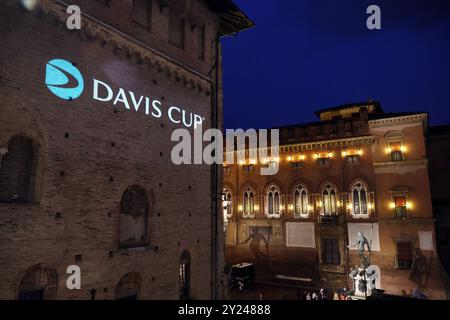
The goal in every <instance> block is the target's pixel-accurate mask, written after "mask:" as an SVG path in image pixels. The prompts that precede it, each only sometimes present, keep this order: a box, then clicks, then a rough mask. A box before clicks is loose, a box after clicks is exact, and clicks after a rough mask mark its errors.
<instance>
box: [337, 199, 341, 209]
mask: <svg viewBox="0 0 450 320" xmlns="http://www.w3.org/2000/svg"><path fill="white" fill-rule="evenodd" d="M337 205H338V207H339V208H341V207H342V202H341V201H340V200H338V202H337Z"/></svg>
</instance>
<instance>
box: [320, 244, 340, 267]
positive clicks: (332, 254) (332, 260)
mask: <svg viewBox="0 0 450 320" xmlns="http://www.w3.org/2000/svg"><path fill="white" fill-rule="evenodd" d="M322 261H323V263H324V264H333V265H339V264H341V255H340V252H339V241H338V240H337V239H322Z"/></svg>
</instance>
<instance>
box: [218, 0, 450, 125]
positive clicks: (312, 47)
mask: <svg viewBox="0 0 450 320" xmlns="http://www.w3.org/2000/svg"><path fill="white" fill-rule="evenodd" d="M235 3H236V4H237V5H238V6H239V7H240V8H241V9H242V10H243V11H244V12H245V13H246V14H247V15H248V16H249V17H250V18H251V19H252V20H253V21H254V22H255V25H256V26H255V27H254V28H253V29H250V30H247V31H245V32H242V33H239V34H238V36H237V37H236V38H234V37H227V38H224V39H223V40H222V44H223V64H224V110H225V127H226V128H266V127H274V126H280V125H288V124H296V123H305V122H310V121H316V120H317V118H316V116H315V115H314V114H313V111H315V110H317V109H321V108H326V107H331V106H337V105H341V104H347V103H351V102H362V101H368V100H369V99H372V100H375V101H379V102H380V103H381V105H382V107H383V109H384V110H385V111H386V112H404V111H428V112H429V114H430V123H431V124H432V125H438V124H445V123H450V1H449V0H381V1H380V0H371V1H366V0H235ZM371 4H377V5H379V6H380V7H381V14H382V30H374V31H371V30H368V29H367V27H366V20H367V17H368V15H367V14H366V9H367V7H368V6H369V5H371Z"/></svg>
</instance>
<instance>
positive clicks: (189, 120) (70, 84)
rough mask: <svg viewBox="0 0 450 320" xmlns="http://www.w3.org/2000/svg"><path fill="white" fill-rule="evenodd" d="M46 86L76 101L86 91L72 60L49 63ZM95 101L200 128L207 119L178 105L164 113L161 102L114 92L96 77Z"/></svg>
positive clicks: (60, 95) (110, 86)
mask: <svg viewBox="0 0 450 320" xmlns="http://www.w3.org/2000/svg"><path fill="white" fill-rule="evenodd" d="M45 72H46V74H45V84H46V85H47V87H48V89H49V90H50V91H51V92H52V93H53V94H54V95H56V96H57V97H59V98H61V99H64V100H75V99H77V98H78V97H80V96H81V94H82V93H83V90H84V84H85V83H84V79H83V76H82V75H81V72H80V70H78V68H77V67H76V66H75V65H74V64H73V63H72V62H70V61H67V60H64V59H53V60H50V61H49V62H47V66H46V70H45ZM92 99H93V100H94V101H96V103H98V102H101V103H112V106H113V107H119V106H123V107H124V108H125V109H126V110H128V111H136V112H139V113H140V114H142V115H144V116H146V117H152V118H157V119H159V118H162V117H163V115H164V114H166V117H167V118H168V120H169V121H170V122H172V123H174V124H177V125H182V126H184V127H186V128H194V129H197V128H198V127H200V126H201V125H202V124H203V122H204V121H205V118H204V117H202V116H200V115H198V114H195V113H192V112H189V111H187V110H185V109H183V108H181V107H178V106H174V105H172V106H169V107H168V108H167V109H166V110H164V109H165V108H164V106H163V103H162V102H161V101H160V100H158V99H152V98H151V97H148V96H144V95H140V94H136V93H135V92H133V91H131V90H125V89H124V88H119V89H118V90H115V89H114V86H112V85H111V84H109V83H107V82H105V81H100V80H98V79H96V78H92Z"/></svg>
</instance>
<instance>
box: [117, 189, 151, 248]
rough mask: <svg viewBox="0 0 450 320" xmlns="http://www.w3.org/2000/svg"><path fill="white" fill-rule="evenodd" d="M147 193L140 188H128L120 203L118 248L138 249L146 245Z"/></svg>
mask: <svg viewBox="0 0 450 320" xmlns="http://www.w3.org/2000/svg"><path fill="white" fill-rule="evenodd" d="M148 211H149V201H148V196H147V192H146V191H145V189H143V188H142V187H140V186H131V187H128V188H127V190H126V191H125V192H124V194H123V196H122V201H121V202H120V221H119V223H120V229H119V246H120V247H128V248H130V247H139V246H144V245H146V244H147V217H148Z"/></svg>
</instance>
